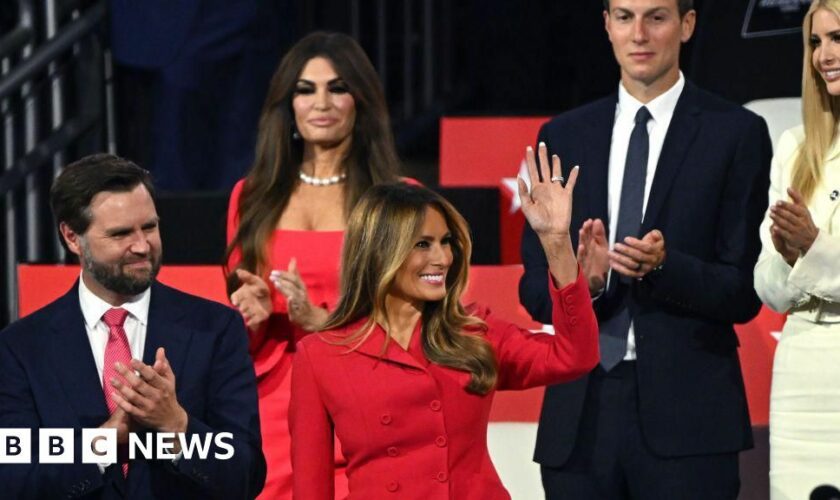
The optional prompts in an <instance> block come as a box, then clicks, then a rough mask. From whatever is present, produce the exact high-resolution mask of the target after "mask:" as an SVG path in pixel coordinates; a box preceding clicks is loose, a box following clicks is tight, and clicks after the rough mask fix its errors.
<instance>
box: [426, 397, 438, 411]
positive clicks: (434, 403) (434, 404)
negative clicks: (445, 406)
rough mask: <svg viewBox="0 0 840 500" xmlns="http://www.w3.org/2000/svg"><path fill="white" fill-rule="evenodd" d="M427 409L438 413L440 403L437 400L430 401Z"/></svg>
mask: <svg viewBox="0 0 840 500" xmlns="http://www.w3.org/2000/svg"><path fill="white" fill-rule="evenodd" d="M429 408H431V409H432V411H440V401H438V400H437V399H435V400H432V402H431V403H429Z"/></svg>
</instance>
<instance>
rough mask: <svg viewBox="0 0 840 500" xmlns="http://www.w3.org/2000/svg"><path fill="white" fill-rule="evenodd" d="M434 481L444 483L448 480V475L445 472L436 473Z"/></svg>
mask: <svg viewBox="0 0 840 500" xmlns="http://www.w3.org/2000/svg"><path fill="white" fill-rule="evenodd" d="M435 479H437V480H438V481H440V482H441V483H445V482H446V480H447V479H449V475H448V474H447V473H446V472H438V473H437V476H435Z"/></svg>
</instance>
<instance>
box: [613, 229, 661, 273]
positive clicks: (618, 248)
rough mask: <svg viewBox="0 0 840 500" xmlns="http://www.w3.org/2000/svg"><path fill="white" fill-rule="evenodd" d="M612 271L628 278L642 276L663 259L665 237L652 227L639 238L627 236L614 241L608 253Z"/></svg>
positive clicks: (658, 264)
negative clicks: (621, 239)
mask: <svg viewBox="0 0 840 500" xmlns="http://www.w3.org/2000/svg"><path fill="white" fill-rule="evenodd" d="M609 256H610V267H612V269H613V271H615V272H617V273H619V274H622V275H624V276H627V277H630V278H637V279H638V278H642V277H643V276H644V275H646V274H647V273H649V272H651V271H652V270H654V269H656V268H657V267H659V266H661V265H662V263H663V262H664V261H665V237H664V236H663V235H662V232H661V231H659V230H658V229H653V230H651V231H649V232H648V233H647V234H646V235H644V236H643V237H642V238H641V239H639V238H634V237H632V236H628V237H626V238H624V241H623V242H616V243H615V246H614V247H613V250H612V251H610V253H609Z"/></svg>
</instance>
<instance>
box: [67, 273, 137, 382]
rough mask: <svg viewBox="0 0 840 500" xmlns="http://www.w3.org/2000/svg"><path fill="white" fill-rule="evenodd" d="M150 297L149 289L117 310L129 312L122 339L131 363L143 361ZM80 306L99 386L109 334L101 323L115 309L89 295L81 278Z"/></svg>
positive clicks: (88, 290) (92, 294)
mask: <svg viewBox="0 0 840 500" xmlns="http://www.w3.org/2000/svg"><path fill="white" fill-rule="evenodd" d="M150 297H151V287H149V288H147V289H146V290H145V291H143V292H142V293H140V294H138V295H135V296H134V297H132V298H131V300H129V301H128V302H126V303H124V304H122V305H120V306H117V307H121V308H123V309H125V310H126V311H128V316H126V318H125V323H124V324H123V329H125V335H126V337H128V346H129V348H131V357H132V358H134V359H139V360H142V359H143V349H144V347H145V346H146V327H147V325H148V321H149V299H150ZM79 305H81V307H82V316H84V318H85V331H87V335H88V341H89V342H90V350H91V352H92V353H93V361H94V362H95V363H96V371H97V373H99V383H100V384H101V383H102V371H103V368H104V364H105V346H106V345H107V344H108V332H109V328H108V325H106V324H105V321H103V320H102V315H104V314H105V312H106V311H108V309H111V308H112V307H114V306H112V305H111V304H109V303H107V302H105V301H104V300H102V299H100V298H99V297H97V296H96V295H95V294H94V293H93V292H91V291H90V289H89V288H88V287H87V285H85V280H84V278H82V277H80V278H79Z"/></svg>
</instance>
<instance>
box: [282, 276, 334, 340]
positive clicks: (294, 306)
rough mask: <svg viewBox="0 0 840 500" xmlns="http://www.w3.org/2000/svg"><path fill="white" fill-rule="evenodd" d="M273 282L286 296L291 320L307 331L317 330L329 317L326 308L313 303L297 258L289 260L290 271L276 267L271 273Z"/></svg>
mask: <svg viewBox="0 0 840 500" xmlns="http://www.w3.org/2000/svg"><path fill="white" fill-rule="evenodd" d="M269 279H270V280H271V283H272V284H274V287H275V288H276V289H277V291H279V292H280V293H282V294H283V296H284V297H285V298H286V304H287V305H288V309H289V320H290V321H291V322H292V323H295V324H296V325H298V326H300V327H301V328H303V329H304V330H307V331H315V330H317V329H318V327H319V326H320V325H321V324H323V322H324V320H326V319H327V316H328V313H327V311H326V309H323V308H320V307H317V306H315V305H314V304H312V302H311V301H310V300H309V291H308V290H307V289H306V284H305V283H304V282H303V279H302V278H301V276H300V272H299V271H298V268H297V260H296V259H292V260H291V261H290V262H289V269H288V271H281V270H277V269H275V270H274V271H271V274H270V275H269Z"/></svg>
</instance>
